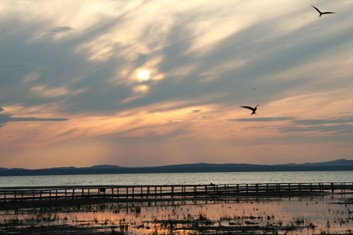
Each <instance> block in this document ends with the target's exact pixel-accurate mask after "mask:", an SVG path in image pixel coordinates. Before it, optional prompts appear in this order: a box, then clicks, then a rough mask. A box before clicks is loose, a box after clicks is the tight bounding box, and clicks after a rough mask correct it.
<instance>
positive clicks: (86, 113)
mask: <svg viewBox="0 0 353 235" xmlns="http://www.w3.org/2000/svg"><path fill="white" fill-rule="evenodd" d="M14 2H16V3H14ZM15 5H16V7H14V6H15ZM315 6H317V7H318V8H320V9H322V10H323V11H325V10H328V11H335V12H336V14H333V15H327V16H322V17H321V18H320V17H319V15H318V13H317V12H316V11H315V10H314V9H313V8H312V7H311V5H310V3H308V2H307V1H306V0H298V1H289V0H288V1H286V0H271V1H270V0H268V1H258V0H248V1H241V0H238V1H237V0H235V1H234V0H232V1H230V0H229V1H228V0H224V1H221V2H215V1H208V0H206V1H205V0H202V1H201V0H195V1H181V2H180V1H179V2H175V1H168V0H166V1H161V0H150V1H137V0H131V1H119V0H118V1H117V0H114V1H113V0H87V1H79V0H51V1H50V2H49V1H45V0H36V1H34V0H29V1H16V0H5V1H1V3H0V22H1V24H0V31H1V32H2V33H1V35H2V37H1V39H0V49H1V52H2V53H1V54H0V167H10V168H12V167H24V168H31V169H33V168H43V167H61V166H91V165H95V164H116V165H121V166H155V165H167V164H179V163H195V162H209V163H266V164H272V163H288V162H297V163H301V162H316V161H326V160H333V159H337V158H347V159H353V145H352V139H353V108H352V107H353V92H352V88H353V79H352V75H353V70H352V64H353V57H352V54H353V43H352V38H353V24H352V22H353V16H352V14H351V12H353V3H352V2H351V1H349V0H341V1H337V2H331V1H327V2H318V3H315ZM257 104H259V105H260V106H259V108H258V111H257V114H256V115H251V116H250V115H249V114H250V110H246V109H242V108H240V106H241V105H250V106H255V105H257Z"/></svg>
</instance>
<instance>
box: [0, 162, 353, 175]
mask: <svg viewBox="0 0 353 235" xmlns="http://www.w3.org/2000/svg"><path fill="white" fill-rule="evenodd" d="M351 170H353V160H346V159H337V160H334V161H327V162H316V163H303V164H294V163H288V164H274V165H264V164H237V163H226V164H212V163H194V164H179V165H166V166H152V167H122V166H116V165H95V166H91V167H55V168H43V169H35V170H31V169H23V168H11V169H9V168H0V176H18V175H76V174H129V173H187V172H190V173H191V172H256V171H258V172H264V171H351Z"/></svg>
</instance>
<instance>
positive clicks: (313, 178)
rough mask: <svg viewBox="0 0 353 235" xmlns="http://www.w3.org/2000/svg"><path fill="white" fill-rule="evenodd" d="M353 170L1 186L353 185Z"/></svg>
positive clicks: (69, 178) (93, 178)
mask: <svg viewBox="0 0 353 235" xmlns="http://www.w3.org/2000/svg"><path fill="white" fill-rule="evenodd" d="M352 179H353V171H304V172H212V173H210V172H207V173H163V174H153V173H151V174H99V175H54V176H53V175H48V176H0V187H8V186H65V185H161V184H210V183H214V184H238V183H239V184H251V183H310V182H312V183H314V182H351V181H352Z"/></svg>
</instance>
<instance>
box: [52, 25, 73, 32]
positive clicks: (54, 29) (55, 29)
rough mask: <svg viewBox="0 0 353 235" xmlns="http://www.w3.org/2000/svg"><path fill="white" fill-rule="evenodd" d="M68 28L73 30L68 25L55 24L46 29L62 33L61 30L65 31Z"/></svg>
mask: <svg viewBox="0 0 353 235" xmlns="http://www.w3.org/2000/svg"><path fill="white" fill-rule="evenodd" d="M70 30H73V28H71V27H69V26H56V27H53V28H51V29H48V31H49V32H51V33H63V32H67V31H70Z"/></svg>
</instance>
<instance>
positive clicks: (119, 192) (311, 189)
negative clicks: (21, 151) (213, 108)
mask: <svg viewBox="0 0 353 235" xmlns="http://www.w3.org/2000/svg"><path fill="white" fill-rule="evenodd" d="M306 192H307V193H308V194H309V193H315V192H331V193H353V182H325V183H260V184H217V185H216V184H207V185H109V186H98V185H89V186H42V187H0V204H1V203H9V202H21V201H22V202H23V201H45V200H70V199H80V198H82V199H94V198H113V199H116V200H118V201H119V200H121V201H123V200H149V199H156V200H158V199H178V198H180V199H197V198H212V197H220V196H238V195H249V194H252V195H254V194H255V195H263V194H266V193H267V194H268V193H270V194H271V195H273V196H276V194H281V193H293V194H295V193H302V194H305V193H306Z"/></svg>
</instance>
